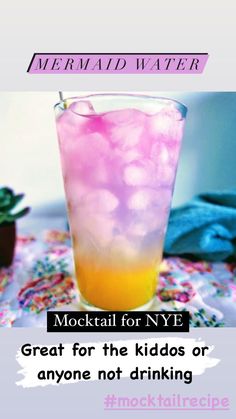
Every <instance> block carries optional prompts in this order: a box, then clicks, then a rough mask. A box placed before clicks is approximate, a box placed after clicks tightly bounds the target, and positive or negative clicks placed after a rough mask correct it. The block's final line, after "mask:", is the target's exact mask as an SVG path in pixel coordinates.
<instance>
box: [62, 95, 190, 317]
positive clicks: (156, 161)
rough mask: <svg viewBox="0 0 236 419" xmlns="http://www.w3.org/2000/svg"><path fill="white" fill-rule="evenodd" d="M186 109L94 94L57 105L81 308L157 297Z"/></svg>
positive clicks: (143, 302) (135, 306)
mask: <svg viewBox="0 0 236 419" xmlns="http://www.w3.org/2000/svg"><path fill="white" fill-rule="evenodd" d="M186 111H187V110H186V108H185V106H183V105H182V104H180V103H178V102H175V101H172V100H168V99H162V98H156V97H149V96H142V95H140V96H136V95H129V94H125V95H118V94H117V95H116V94H96V95H90V96H87V97H81V98H79V97H77V98H71V99H66V100H64V101H62V102H60V103H59V104H57V105H56V114H57V131H58V137H59V145H60V153H61V161H62V170H63V177H64V184H65V192H66V197H67V203H68V211H69V220H70V228H71V234H72V238H73V248H74V260H75V268H76V276H77V281H78V286H79V290H80V294H81V299H82V304H83V305H84V307H85V308H86V309H88V310H89V309H90V310H96V309H103V310H140V309H147V308H148V307H149V306H150V305H151V303H152V301H153V298H154V295H155V289H156V283H157V277H158V271H159V267H160V262H161V258H162V248H163V240H164V235H165V230H166V225H167V221H168V215H169V209H170V204H171V197H172V191H173V186H174V181H175V175H176V168H177V163H178V157H179V151H180V144H181V139H182V135H183V126H184V119H185V116H186Z"/></svg>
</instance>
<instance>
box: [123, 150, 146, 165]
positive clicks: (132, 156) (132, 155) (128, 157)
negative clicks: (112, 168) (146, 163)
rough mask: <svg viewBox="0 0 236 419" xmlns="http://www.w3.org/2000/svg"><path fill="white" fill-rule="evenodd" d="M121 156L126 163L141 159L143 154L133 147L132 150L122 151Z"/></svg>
mask: <svg viewBox="0 0 236 419" xmlns="http://www.w3.org/2000/svg"><path fill="white" fill-rule="evenodd" d="M121 157H122V159H123V161H124V163H131V162H133V161H135V160H140V159H141V157H142V155H141V153H140V152H139V151H138V150H135V149H131V150H128V151H126V152H125V153H122V152H121Z"/></svg>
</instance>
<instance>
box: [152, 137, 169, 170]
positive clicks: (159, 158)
mask: <svg viewBox="0 0 236 419" xmlns="http://www.w3.org/2000/svg"><path fill="white" fill-rule="evenodd" d="M151 159H152V161H153V162H154V163H156V164H158V165H159V164H160V165H161V164H163V165H165V164H167V163H168V162H169V160H170V154H169V149H168V147H167V146H166V145H165V144H164V143H163V142H161V141H156V142H155V143H154V144H153V146H152V148H151Z"/></svg>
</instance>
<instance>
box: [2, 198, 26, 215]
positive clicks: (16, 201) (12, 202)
mask: <svg viewBox="0 0 236 419" xmlns="http://www.w3.org/2000/svg"><path fill="white" fill-rule="evenodd" d="M23 198H24V194H19V195H13V196H12V197H11V199H10V202H9V205H7V206H5V207H4V211H9V212H10V211H11V210H12V209H13V208H15V207H16V206H17V205H18V204H19V202H20V201H21V200H22V199H23Z"/></svg>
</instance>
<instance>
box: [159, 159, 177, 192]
mask: <svg viewBox="0 0 236 419" xmlns="http://www.w3.org/2000/svg"><path fill="white" fill-rule="evenodd" d="M175 173H176V167H175V165H173V164H172V165H171V164H168V165H165V166H161V165H160V166H158V168H157V175H156V183H157V184H158V185H159V186H169V187H171V186H172V185H173V184H174V180H175Z"/></svg>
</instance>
